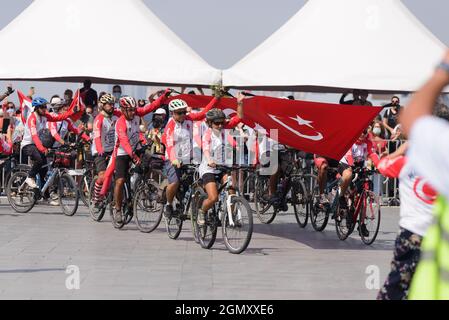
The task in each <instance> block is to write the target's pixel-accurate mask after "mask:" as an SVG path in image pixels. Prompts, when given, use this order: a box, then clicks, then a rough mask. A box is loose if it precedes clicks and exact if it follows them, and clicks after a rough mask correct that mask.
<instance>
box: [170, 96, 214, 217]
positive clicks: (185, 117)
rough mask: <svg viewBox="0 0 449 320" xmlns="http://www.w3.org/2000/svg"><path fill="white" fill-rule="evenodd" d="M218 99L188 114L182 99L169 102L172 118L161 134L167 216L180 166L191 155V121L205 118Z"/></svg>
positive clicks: (177, 186)
mask: <svg viewBox="0 0 449 320" xmlns="http://www.w3.org/2000/svg"><path fill="white" fill-rule="evenodd" d="M219 100H220V99H219V98H218V97H215V98H213V99H212V101H211V102H210V103H209V104H208V105H207V106H206V108H204V110H203V111H201V112H198V113H190V114H187V108H188V107H189V106H188V104H187V103H186V102H185V101H184V100H181V99H176V100H173V101H171V102H170V104H169V110H170V112H171V113H172V118H171V119H170V120H169V121H168V123H167V126H166V127H165V131H164V134H163V135H162V143H163V144H164V145H165V148H166V150H165V164H164V175H165V176H166V177H167V179H168V183H169V185H168V186H167V203H166V204H165V208H164V213H165V215H166V217H168V218H170V217H171V216H172V215H173V200H174V198H175V195H176V193H177V191H178V188H179V181H180V177H181V166H182V164H183V163H190V161H191V159H192V157H193V148H192V142H193V121H200V120H203V119H205V118H206V113H207V112H209V111H210V110H211V109H212V108H214V107H215V106H216V105H217V104H218V102H219Z"/></svg>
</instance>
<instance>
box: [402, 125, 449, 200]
mask: <svg viewBox="0 0 449 320" xmlns="http://www.w3.org/2000/svg"><path fill="white" fill-rule="evenodd" d="M409 143H410V149H409V153H408V155H409V158H410V161H411V163H412V165H413V167H415V168H416V170H417V171H418V172H419V173H420V175H422V176H424V177H426V178H428V179H429V180H430V181H432V185H433V186H434V187H435V189H436V190H437V191H438V192H439V193H441V194H442V195H444V197H445V198H446V199H448V200H449V123H448V122H447V121H445V120H443V119H439V118H437V117H432V116H427V117H423V118H422V119H419V120H418V121H417V122H416V123H415V125H414V126H413V128H412V131H411V133H410V142H409Z"/></svg>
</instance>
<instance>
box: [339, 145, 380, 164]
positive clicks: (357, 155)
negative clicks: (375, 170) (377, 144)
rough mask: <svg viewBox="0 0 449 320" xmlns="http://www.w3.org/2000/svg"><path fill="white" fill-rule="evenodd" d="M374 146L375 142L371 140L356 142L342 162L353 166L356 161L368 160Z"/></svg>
mask: <svg viewBox="0 0 449 320" xmlns="http://www.w3.org/2000/svg"><path fill="white" fill-rule="evenodd" d="M372 148H373V144H372V142H371V141H370V140H365V141H363V142H362V143H355V144H354V145H353V146H352V147H351V149H349V151H348V152H347V153H346V155H345V156H344V157H343V158H342V159H341V160H340V162H341V163H344V164H347V165H350V166H352V165H354V163H356V162H362V161H366V160H367V158H368V155H369V154H370V153H371V151H372Z"/></svg>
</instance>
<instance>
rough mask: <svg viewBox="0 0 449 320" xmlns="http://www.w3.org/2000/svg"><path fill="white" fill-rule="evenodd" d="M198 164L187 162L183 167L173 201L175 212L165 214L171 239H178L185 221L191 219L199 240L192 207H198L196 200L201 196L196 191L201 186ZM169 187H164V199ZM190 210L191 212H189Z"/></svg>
mask: <svg viewBox="0 0 449 320" xmlns="http://www.w3.org/2000/svg"><path fill="white" fill-rule="evenodd" d="M197 167H198V165H195V164H187V165H183V166H182V167H181V173H182V174H181V179H180V184H179V188H178V192H177V193H176V196H175V199H174V201H173V214H172V216H170V217H167V216H166V215H164V218H165V225H166V229H167V234H168V237H169V238H170V239H173V240H176V239H178V238H179V235H180V234H181V231H182V227H183V224H184V221H186V220H190V221H191V223H192V233H193V237H194V240H195V242H198V241H199V240H198V238H197V234H196V229H195V228H196V215H193V212H192V208H193V207H197V206H198V205H197V204H196V201H197V199H198V197H199V195H198V193H197V192H196V191H195V190H196V188H197V187H198V186H199V177H198V174H197ZM166 194H167V188H165V189H164V192H163V194H162V199H166V198H167V195H166ZM189 211H190V212H189Z"/></svg>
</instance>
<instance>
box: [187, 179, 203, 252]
mask: <svg viewBox="0 0 449 320" xmlns="http://www.w3.org/2000/svg"><path fill="white" fill-rule="evenodd" d="M205 199H207V194H206V192H204V190H203V189H202V188H200V187H198V188H196V190H195V192H194V194H193V199H192V209H191V210H192V211H191V213H192V214H191V217H190V221H191V223H192V234H193V239H194V240H195V242H196V243H200V239H199V238H198V230H197V229H198V224H197V218H198V210H199V209H200V208H201V207H202V205H203V201H204V200H205Z"/></svg>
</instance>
